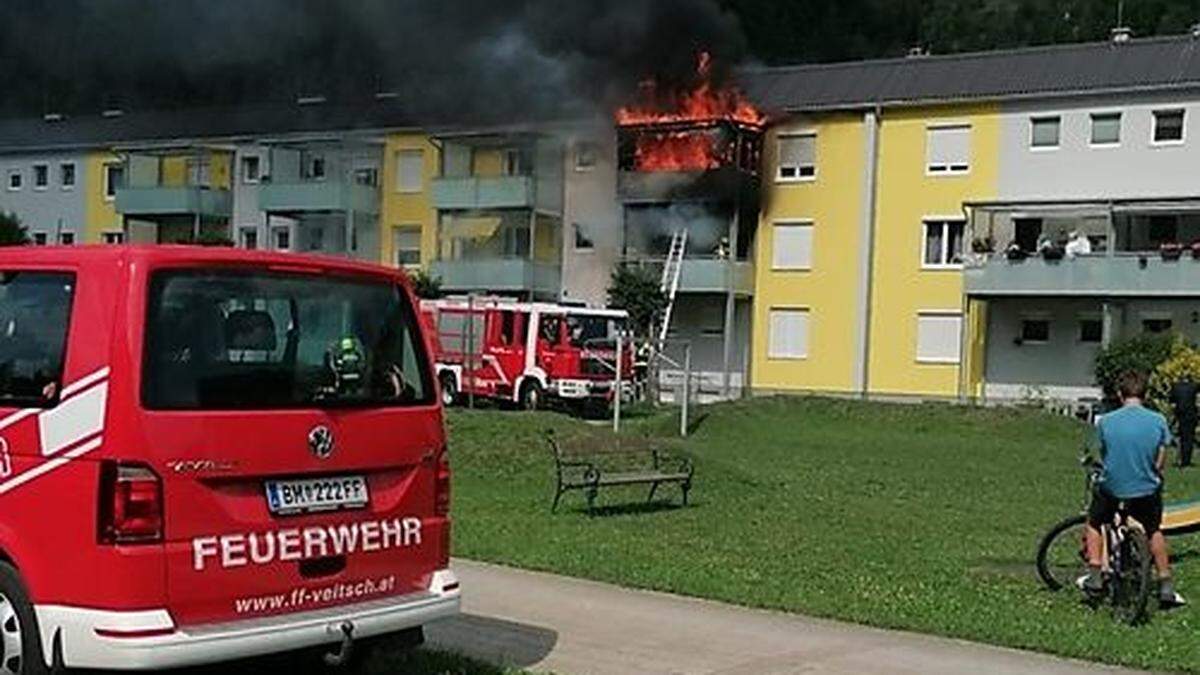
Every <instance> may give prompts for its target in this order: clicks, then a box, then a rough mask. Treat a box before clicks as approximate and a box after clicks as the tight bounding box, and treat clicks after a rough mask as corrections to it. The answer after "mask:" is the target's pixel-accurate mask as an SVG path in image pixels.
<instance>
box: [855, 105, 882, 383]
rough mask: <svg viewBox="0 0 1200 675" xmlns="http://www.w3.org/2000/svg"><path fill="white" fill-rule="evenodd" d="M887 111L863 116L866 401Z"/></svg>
mask: <svg viewBox="0 0 1200 675" xmlns="http://www.w3.org/2000/svg"><path fill="white" fill-rule="evenodd" d="M882 118H883V107H882V106H880V105H876V106H875V107H874V108H872V109H869V110H867V111H866V112H865V113H863V129H864V132H865V133H866V152H865V167H864V170H863V197H862V223H861V225H860V227H859V238H860V240H861V241H862V247H863V254H862V255H861V256H860V257H859V269H858V308H859V312H858V317H859V325H858V330H857V331H855V332H856V338H857V340H856V341H857V344H856V345H855V346H856V352H857V358H856V360H855V364H854V388H855V390H856V391H857V392H858V393H859V395H860V396H862V397H863V398H867V397H868V396H869V394H870V382H871V318H872V314H871V304H872V302H873V300H874V275H875V225H876V223H875V220H876V202H877V193H878V189H879V130H880V125H881V123H882Z"/></svg>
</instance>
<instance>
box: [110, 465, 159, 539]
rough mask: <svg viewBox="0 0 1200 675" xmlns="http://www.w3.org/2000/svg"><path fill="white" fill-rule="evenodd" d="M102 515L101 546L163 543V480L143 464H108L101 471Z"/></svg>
mask: <svg viewBox="0 0 1200 675" xmlns="http://www.w3.org/2000/svg"><path fill="white" fill-rule="evenodd" d="M99 514H100V523H99V534H100V542H101V543H104V544H154V543H160V542H162V540H163V493H162V479H160V478H159V477H158V474H156V473H154V471H152V470H151V469H150V468H149V467H147V466H144V465H141V464H129V463H125V462H104V463H103V464H102V465H101V469H100V510H99Z"/></svg>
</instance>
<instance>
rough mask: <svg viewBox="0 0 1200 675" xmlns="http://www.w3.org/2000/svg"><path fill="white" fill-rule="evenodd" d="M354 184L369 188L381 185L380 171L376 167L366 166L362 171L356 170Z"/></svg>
mask: <svg viewBox="0 0 1200 675" xmlns="http://www.w3.org/2000/svg"><path fill="white" fill-rule="evenodd" d="M354 183H355V184H356V185H365V186H367V187H375V186H376V185H378V184H379V171H378V170H377V169H375V167H370V166H365V167H362V168H361V169H355V170H354Z"/></svg>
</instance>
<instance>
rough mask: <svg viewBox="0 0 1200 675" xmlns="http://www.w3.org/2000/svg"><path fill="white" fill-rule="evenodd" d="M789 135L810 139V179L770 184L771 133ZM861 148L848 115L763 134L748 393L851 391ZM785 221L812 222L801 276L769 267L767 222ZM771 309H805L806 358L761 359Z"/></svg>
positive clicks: (860, 133)
mask: <svg viewBox="0 0 1200 675" xmlns="http://www.w3.org/2000/svg"><path fill="white" fill-rule="evenodd" d="M797 131H806V132H808V131H815V132H816V134H817V175H816V178H815V180H812V181H808V182H792V183H785V182H778V181H776V180H775V175H776V171H777V151H778V144H777V138H778V135H779V133H780V132H784V133H787V132H797ZM865 143H866V138H865V129H864V127H863V123H862V117H861V116H860V115H850V114H848V115H837V116H828V117H824V118H821V119H816V120H794V121H791V122H789V123H787V124H783V125H780V126H778V127H776V128H775V129H773V130H772V131H771V132H770V133H769V134H768V135H767V138H766V141H765V145H764V161H763V167H764V168H763V173H764V176H763V186H764V187H763V207H762V215H761V219H760V222H759V227H758V237H757V242H756V251H755V296H754V331H753V342H752V351H751V355H752V361H751V381H752V382H753V386H754V387H755V388H756V389H763V390H782V389H806V390H817V391H851V390H853V388H854V387H855V382H854V381H853V380H854V376H853V374H854V360H855V358H856V354H855V346H854V335H855V326H856V321H857V316H856V315H857V312H856V297H857V293H858V274H859V268H858V265H859V255H860V251H861V249H862V242H861V241H860V236H859V235H860V232H861V228H862V218H863V210H862V207H863V171H864V163H865V162H864V160H865ZM787 220H811V221H812V223H813V244H812V268H811V270H809V271H797V270H774V269H772V250H773V236H774V230H773V227H772V223H775V222H777V221H787ZM772 308H787V309H791V308H799V309H807V310H808V311H809V341H808V356H807V358H804V359H770V358H768V342H769V335H768V332H769V316H770V310H771V309H772Z"/></svg>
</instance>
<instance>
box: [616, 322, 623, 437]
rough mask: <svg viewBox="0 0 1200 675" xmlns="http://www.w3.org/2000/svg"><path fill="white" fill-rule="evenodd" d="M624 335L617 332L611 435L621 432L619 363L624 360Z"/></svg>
mask: <svg viewBox="0 0 1200 675" xmlns="http://www.w3.org/2000/svg"><path fill="white" fill-rule="evenodd" d="M624 351H625V333H623V332H621V331H617V364H616V371H617V379H616V382H615V383H614V384H613V386H614V387H615V388H614V389H613V433H616V432H619V431H620V430H621V361H622V359H623V358H624Z"/></svg>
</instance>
